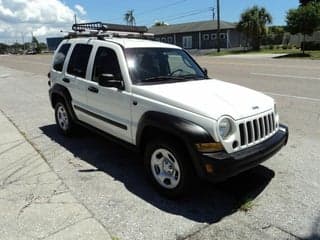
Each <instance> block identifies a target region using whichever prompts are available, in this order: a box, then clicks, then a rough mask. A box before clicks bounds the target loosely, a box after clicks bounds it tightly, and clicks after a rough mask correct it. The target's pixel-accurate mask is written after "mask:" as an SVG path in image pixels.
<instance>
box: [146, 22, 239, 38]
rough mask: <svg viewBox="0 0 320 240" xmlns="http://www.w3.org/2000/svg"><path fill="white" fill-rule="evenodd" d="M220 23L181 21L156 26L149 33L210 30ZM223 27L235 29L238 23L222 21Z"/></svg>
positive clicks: (215, 28)
mask: <svg viewBox="0 0 320 240" xmlns="http://www.w3.org/2000/svg"><path fill="white" fill-rule="evenodd" d="M217 28H218V24H217V21H212V20H210V21H201V22H190V23H181V24H173V25H166V26H154V27H151V28H149V31H148V32H149V33H154V34H155V35H163V34H173V33H185V32H198V31H210V30H217ZM220 28H221V29H234V28H236V24H234V23H230V22H225V21H220Z"/></svg>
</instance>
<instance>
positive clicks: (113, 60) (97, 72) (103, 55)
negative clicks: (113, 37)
mask: <svg viewBox="0 0 320 240" xmlns="http://www.w3.org/2000/svg"><path fill="white" fill-rule="evenodd" d="M102 74H112V75H113V76H114V78H115V79H117V80H121V79H122V76H121V70H120V65H119V62H118V58H117V55H116V53H115V52H114V51H113V50H112V49H110V48H106V47H99V48H98V50H97V54H96V57H95V59H94V65H93V71H92V81H94V82H98V81H99V78H100V76H101V75H102Z"/></svg>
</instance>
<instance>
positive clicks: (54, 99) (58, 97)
mask: <svg viewBox="0 0 320 240" xmlns="http://www.w3.org/2000/svg"><path fill="white" fill-rule="evenodd" d="M51 102H52V107H53V108H54V107H55V106H56V104H57V103H58V102H63V103H65V100H64V98H63V97H62V96H61V95H59V94H57V93H53V94H52V96H51Z"/></svg>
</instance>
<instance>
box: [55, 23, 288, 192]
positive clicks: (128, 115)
mask: <svg viewBox="0 0 320 240" xmlns="http://www.w3.org/2000/svg"><path fill="white" fill-rule="evenodd" d="M95 24H96V23H95ZM79 26H80V27H81V26H82V27H84V25H81V24H78V25H77V26H76V27H79ZM87 26H88V25H86V27H87ZM99 26H100V27H101V26H104V28H103V30H104V32H102V33H100V34H88V33H85V32H83V31H79V32H77V33H75V34H72V35H71V36H69V37H68V38H67V39H65V40H63V41H62V42H61V44H60V45H59V47H58V49H57V51H56V52H55V54H54V58H53V63H52V68H51V71H50V74H49V77H50V80H49V85H50V90H49V93H50V100H51V103H52V107H53V108H54V109H55V118H56V122H57V126H58V128H59V130H60V131H61V132H62V133H63V134H65V135H69V134H71V133H72V132H73V131H74V129H75V126H76V125H82V126H86V127H88V128H90V129H92V130H94V131H98V132H100V133H104V135H105V136H106V137H108V138H112V139H113V140H117V141H118V142H121V143H124V144H125V145H127V146H129V147H130V148H131V149H134V150H136V151H138V152H140V153H141V154H142V155H143V159H144V165H145V170H146V173H147V175H148V177H149V179H150V181H151V182H152V183H153V185H154V186H155V187H156V188H157V189H158V190H159V191H160V192H161V193H163V194H165V195H166V196H168V197H177V196H180V195H182V194H184V193H185V192H186V191H187V190H189V189H190V186H191V185H192V184H193V182H194V181H195V179H196V178H197V177H199V178H201V179H206V180H209V181H214V182H215V181H221V180H225V179H227V178H229V177H231V176H234V175H236V174H238V173H240V172H243V171H245V170H248V169H251V168H253V167H255V166H257V165H258V164H260V163H261V162H263V161H265V160H267V159H268V158H270V157H271V156H273V155H274V154H275V153H276V152H278V151H279V150H280V149H281V148H282V147H283V146H284V145H286V143H287V140H288V128H287V127H286V126H285V125H282V124H280V121H279V114H278V112H277V108H276V103H275V101H274V100H273V99H272V98H271V97H269V96H266V95H264V94H262V93H260V92H257V91H254V90H251V89H248V88H245V87H242V86H239V85H236V84H231V83H227V82H223V81H219V80H215V79H212V78H209V77H208V76H207V71H206V70H204V69H202V68H201V67H200V66H199V65H198V64H197V62H196V61H195V60H194V59H193V58H192V57H191V56H190V55H189V54H188V53H187V52H186V51H184V50H183V49H181V48H180V47H177V46H175V45H170V44H165V43H160V42H156V41H151V40H145V39H134V38H132V36H131V35H130V34H129V35H130V36H127V37H123V36H121V34H119V33H115V32H114V30H115V29H117V28H116V27H117V26H118V25H110V24H108V26H105V25H104V24H102V23H101V25H99ZM107 27H109V28H110V29H107ZM76 29H77V28H76ZM101 29H102V28H100V30H101ZM78 30H79V29H78ZM107 30H112V33H109V32H108V31H107ZM120 30H121V31H126V32H130V31H131V30H132V31H133V30H135V31H137V32H138V33H137V34H135V36H143V34H144V32H143V31H141V27H137V28H131V27H130V28H129V29H126V28H125V27H122V28H120ZM131 34H133V35H134V33H131Z"/></svg>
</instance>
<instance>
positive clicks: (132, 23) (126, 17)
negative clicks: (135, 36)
mask: <svg viewBox="0 0 320 240" xmlns="http://www.w3.org/2000/svg"><path fill="white" fill-rule="evenodd" d="M124 20H125V21H126V22H127V25H128V26H135V25H136V18H135V17H134V16H133V10H128V11H127V12H126V13H125V14H124Z"/></svg>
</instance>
